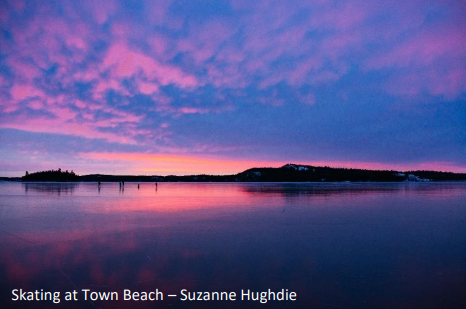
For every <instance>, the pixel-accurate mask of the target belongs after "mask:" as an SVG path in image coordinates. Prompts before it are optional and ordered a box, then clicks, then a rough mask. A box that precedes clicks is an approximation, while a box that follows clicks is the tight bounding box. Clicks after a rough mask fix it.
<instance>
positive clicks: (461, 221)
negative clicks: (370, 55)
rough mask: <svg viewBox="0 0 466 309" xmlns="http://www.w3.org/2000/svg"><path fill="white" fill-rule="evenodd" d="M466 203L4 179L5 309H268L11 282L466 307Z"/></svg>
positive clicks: (408, 191) (436, 193) (373, 190)
mask: <svg viewBox="0 0 466 309" xmlns="http://www.w3.org/2000/svg"><path fill="white" fill-rule="evenodd" d="M99 190H100V191H99ZM464 201H466V184H464V183H440V184H434V183H426V184H421V183H419V184H416V183H396V184H361V183H357V184H353V183H348V184H309V183H301V184H278V183H277V184H259V183H249V184H240V183H232V184H199V183H185V184H183V183H176V184H171V183H159V185H158V188H156V187H155V184H153V183H152V184H151V183H141V184H140V187H139V188H138V184H137V183H125V186H124V194H123V188H120V187H119V184H118V183H102V185H101V186H100V188H99V186H98V185H97V184H96V183H80V184H73V183H48V184H44V183H29V184H22V183H0V248H2V249H1V250H0V307H1V308H24V307H25V308H50V307H51V308H61V307H66V308H97V307H98V308H146V307H147V308H155V307H157V306H160V307H167V306H169V308H192V307H194V308H212V307H214V308H229V307H237V308H246V307H249V306H251V305H254V306H252V307H257V306H258V304H252V303H244V302H243V303H241V302H236V303H235V302H233V303H225V302H219V303H202V304H201V305H200V304H199V303H183V302H181V301H179V300H176V299H169V300H164V301H163V302H162V303H157V302H156V303H151V302H138V303H132V302H124V301H113V302H102V301H96V302H92V303H91V302H85V301H81V300H80V301H78V302H69V303H60V304H59V305H53V306H52V304H51V303H50V302H34V303H25V302H23V303H18V302H16V303H14V302H12V301H11V300H10V299H11V290H12V289H15V288H22V289H23V290H29V291H30V290H35V289H39V290H40V289H44V291H62V292H64V291H70V290H73V289H78V290H81V289H91V290H93V291H119V292H121V291H122V290H123V289H131V290H133V291H153V290H155V289H156V288H158V289H159V290H162V291H163V292H164V293H165V294H170V293H173V294H176V293H178V294H179V291H180V289H183V288H185V289H188V290H191V291H235V292H237V293H238V292H240V290H241V289H252V290H255V291H267V289H269V288H270V289H275V290H280V289H282V288H286V289H289V290H292V291H296V292H297V294H298V301H296V302H295V303H267V304H266V305H259V307H264V308H465V307H466V301H465V297H464V291H465V290H466V246H465V245H464V244H465V242H466V228H465V226H466V204H465V203H464Z"/></svg>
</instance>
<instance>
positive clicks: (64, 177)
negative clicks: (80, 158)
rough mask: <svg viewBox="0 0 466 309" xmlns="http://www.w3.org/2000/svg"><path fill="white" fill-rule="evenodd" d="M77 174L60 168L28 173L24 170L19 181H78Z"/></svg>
mask: <svg viewBox="0 0 466 309" xmlns="http://www.w3.org/2000/svg"><path fill="white" fill-rule="evenodd" d="M79 180H80V179H79V176H78V175H76V174H75V173H74V172H73V171H71V172H68V170H66V171H62V170H61V168H59V169H58V170H49V171H42V172H36V173H31V174H30V173H29V172H27V171H26V175H24V176H23V177H21V181H59V182H68V181H79Z"/></svg>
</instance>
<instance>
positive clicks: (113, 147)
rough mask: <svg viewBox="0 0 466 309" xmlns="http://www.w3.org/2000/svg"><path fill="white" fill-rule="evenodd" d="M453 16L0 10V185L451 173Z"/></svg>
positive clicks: (187, 5)
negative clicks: (52, 174)
mask: <svg viewBox="0 0 466 309" xmlns="http://www.w3.org/2000/svg"><path fill="white" fill-rule="evenodd" d="M465 16H466V2H465V1H461V0H432V1H429V0H411V1H406V0H392V1H391V0H384V1H379V0H375V1H367V0H361V1H359V0H354V1H333V0H328V1H327V0H317V1H220V0H215V1H214V0H212V1H108V0H106V1H20V0H16V1H1V2H0V29H1V33H0V158H1V160H0V176H21V175H24V173H25V171H26V170H27V171H29V172H34V171H39V170H44V169H57V168H59V167H60V168H62V169H69V170H74V171H75V172H76V173H78V174H80V175H81V174H89V173H107V174H140V175H155V174H158V175H168V174H176V175H182V174H194V173H196V174H197V173H210V174H227V173H237V172H240V171H242V170H244V169H247V168H250V167H262V166H281V165H283V164H286V163H289V162H293V163H302V164H315V165H330V166H342V167H358V168H376V169H400V170H408V169H433V170H447V171H456V172H466V18H465Z"/></svg>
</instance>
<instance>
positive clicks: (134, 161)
mask: <svg viewBox="0 0 466 309" xmlns="http://www.w3.org/2000/svg"><path fill="white" fill-rule="evenodd" d="M81 158H83V159H87V160H95V161H98V162H95V163H104V162H105V163H112V164H113V163H115V164H118V165H119V166H124V167H125V168H124V172H125V173H131V174H137V175H195V174H210V175H229V174H237V173H240V172H243V171H244V170H247V169H250V168H254V167H280V166H283V165H285V164H287V163H295V164H302V165H313V166H330V167H335V168H338V167H341V168H357V169H372V170H398V171H408V170H435V171H450V172H460V173H461V172H466V168H465V167H462V166H456V165H454V164H451V163H450V162H423V163H413V164H400V163H395V164H390V163H380V162H351V161H346V162H344V161H298V160H295V161H292V160H290V161H288V162H285V161H272V160H270V161H267V160H264V161H260V160H244V159H231V158H215V157H201V156H195V155H173V154H148V153H113V152H103V153H83V154H81ZM122 172H123V171H122ZM117 174H122V173H117Z"/></svg>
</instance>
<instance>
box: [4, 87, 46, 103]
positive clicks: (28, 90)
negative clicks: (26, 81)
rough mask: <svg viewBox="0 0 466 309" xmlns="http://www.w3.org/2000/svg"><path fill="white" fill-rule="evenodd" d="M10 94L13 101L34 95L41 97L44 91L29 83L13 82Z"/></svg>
mask: <svg viewBox="0 0 466 309" xmlns="http://www.w3.org/2000/svg"><path fill="white" fill-rule="evenodd" d="M10 94H11V97H12V99H13V100H14V102H15V103H17V102H19V101H22V100H24V99H27V98H34V97H43V96H44V93H43V92H42V91H41V90H39V89H37V88H35V87H33V86H30V85H21V84H20V85H18V84H15V85H14V86H13V87H12V88H11V90H10Z"/></svg>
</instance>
